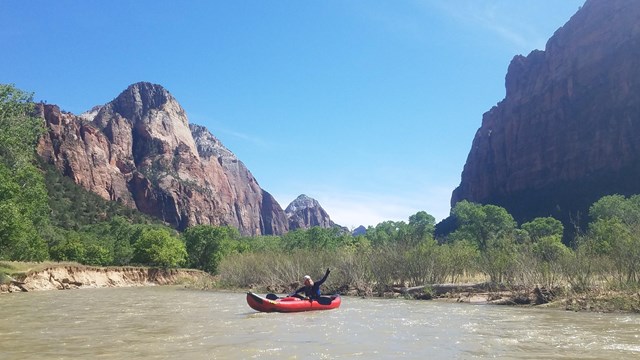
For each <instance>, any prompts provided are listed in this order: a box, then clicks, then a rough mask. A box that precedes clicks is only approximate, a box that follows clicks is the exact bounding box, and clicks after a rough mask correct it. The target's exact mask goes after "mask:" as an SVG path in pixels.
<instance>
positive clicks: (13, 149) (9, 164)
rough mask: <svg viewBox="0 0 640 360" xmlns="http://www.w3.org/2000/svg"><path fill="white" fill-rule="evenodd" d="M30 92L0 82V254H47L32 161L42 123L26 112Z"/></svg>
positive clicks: (42, 193) (39, 185)
mask: <svg viewBox="0 0 640 360" xmlns="http://www.w3.org/2000/svg"><path fill="white" fill-rule="evenodd" d="M31 98H32V95H31V94H28V93H25V92H22V91H21V90H18V89H16V88H15V87H14V86H13V85H3V84H0V259H7V260H22V261H24V260H34V261H42V260H46V259H47V256H48V254H47V250H46V244H45V243H44V240H43V239H42V237H41V236H40V233H39V229H42V228H45V227H46V226H47V224H48V214H49V208H48V206H47V192H46V190H45V186H44V180H43V178H42V174H41V173H40V172H39V171H38V169H37V168H36V167H35V166H34V162H35V145H36V142H37V140H38V137H39V136H40V134H42V133H43V126H42V122H41V121H40V120H39V119H38V118H36V117H34V116H33V115H32V113H33V104H32V103H31Z"/></svg>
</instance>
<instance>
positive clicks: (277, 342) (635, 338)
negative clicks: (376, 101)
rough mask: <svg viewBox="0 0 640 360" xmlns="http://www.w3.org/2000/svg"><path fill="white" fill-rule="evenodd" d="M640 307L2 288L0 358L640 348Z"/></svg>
mask: <svg viewBox="0 0 640 360" xmlns="http://www.w3.org/2000/svg"><path fill="white" fill-rule="evenodd" d="M639 336H640V316H639V315H635V314H597V313H574V312H566V311H562V310H551V309H535V308H515V307H504V306H490V305H471V304H456V303H446V302H438V301H416V300H395V299H376V298H368V299H361V298H356V297H344V298H343V301H342V306H341V307H340V308H339V309H336V310H328V311H316V312H308V313H294V314H280V313H258V312H255V311H253V310H252V309H251V308H249V307H248V306H247V304H246V301H245V294H244V293H229V292H212V291H195V290H186V289H181V288H178V287H134V288H110V289H81V290H69V291H41V292H31V293H14V294H3V295H0V359H3V360H13V359H21V360H22V359H302V358H308V357H311V358H315V359H352V358H361V359H394V358H404V359H417V358H429V359H484V358H500V359H544V358H553V359H625V358H629V359H631V358H640V338H639Z"/></svg>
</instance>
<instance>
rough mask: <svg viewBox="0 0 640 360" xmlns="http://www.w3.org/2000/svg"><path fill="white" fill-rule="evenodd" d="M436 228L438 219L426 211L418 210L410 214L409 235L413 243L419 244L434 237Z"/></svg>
mask: <svg viewBox="0 0 640 360" xmlns="http://www.w3.org/2000/svg"><path fill="white" fill-rule="evenodd" d="M435 229H436V219H435V218H434V217H433V216H431V215H429V214H428V213H427V212H426V211H418V212H417V213H415V214H414V215H411V216H409V225H408V230H409V234H410V235H409V237H410V243H411V244H419V243H421V242H423V241H426V240H429V239H433V233H434V231H435Z"/></svg>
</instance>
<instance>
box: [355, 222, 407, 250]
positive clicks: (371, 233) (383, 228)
mask: <svg viewBox="0 0 640 360" xmlns="http://www.w3.org/2000/svg"><path fill="white" fill-rule="evenodd" d="M409 233H410V231H409V228H408V226H407V223H405V222H404V221H384V222H381V223H379V224H378V225H376V226H375V227H371V226H369V227H368V228H367V234H366V235H365V236H366V237H367V239H369V241H370V242H371V245H372V246H374V247H378V246H385V245H390V244H395V243H404V242H406V239H407V238H408V236H409Z"/></svg>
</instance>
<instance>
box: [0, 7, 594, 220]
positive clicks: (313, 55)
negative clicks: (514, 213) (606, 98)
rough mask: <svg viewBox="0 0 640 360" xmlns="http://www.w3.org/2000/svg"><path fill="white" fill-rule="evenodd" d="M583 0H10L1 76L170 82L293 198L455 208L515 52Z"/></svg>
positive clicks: (371, 215)
mask: <svg viewBox="0 0 640 360" xmlns="http://www.w3.org/2000/svg"><path fill="white" fill-rule="evenodd" d="M583 3H584V0H517V1H515V0H493V1H488V0H342V1H338V0H322V1H321V0H315V1H311V0H307V1H304V0H287V1H284V0H283V1H277V0H273V1H267V0H225V1H222V0H220V1H162V0H160V1H159V0H154V1H120V0H114V1H71V0H62V1H17V0H15V1H10V0H0V47H1V48H2V49H3V55H2V56H0V69H2V71H0V83H11V84H15V85H16V86H17V87H18V88H20V89H22V90H25V91H29V92H33V93H34V97H35V99H36V100H42V101H46V102H48V103H51V104H57V105H59V106H60V107H61V108H62V109H63V110H66V111H69V112H72V113H75V114H80V113H82V112H84V111H86V110H88V109H90V108H91V107H93V106H95V105H100V104H105V103H107V102H109V101H111V100H112V99H114V98H115V97H116V96H117V95H118V94H120V92H122V91H123V90H124V89H125V88H127V86H129V85H130V84H133V83H135V82H139V81H148V82H152V83H156V84H160V85H162V86H164V87H165V88H166V89H167V90H168V91H169V92H171V93H172V94H173V96H174V97H175V98H176V99H177V100H178V102H179V103H180V104H181V105H182V107H183V108H184V109H185V110H186V112H187V114H188V116H189V121H190V122H192V123H196V124H200V125H204V126H206V127H207V128H208V129H209V130H210V131H211V132H212V133H213V134H214V135H215V136H216V137H218V138H219V139H220V140H221V141H222V142H223V144H224V145H225V146H226V147H227V148H229V149H230V150H231V151H232V152H234V153H235V154H236V155H237V156H238V158H239V159H240V160H241V161H243V162H244V163H245V164H246V165H247V167H248V168H249V170H250V171H251V172H252V173H253V175H254V176H255V177H256V179H257V180H258V182H259V183H260V185H261V187H262V188H263V189H265V190H267V191H268V192H270V193H271V194H272V195H273V196H274V197H275V198H276V200H277V201H278V202H279V203H280V205H281V206H282V208H285V207H286V206H287V205H288V204H289V203H290V202H291V201H292V200H293V199H295V198H296V197H297V196H298V195H300V194H306V195H308V196H311V197H313V198H315V199H317V200H318V201H319V202H320V204H321V205H322V206H323V208H325V210H327V212H328V213H329V215H330V216H331V218H332V220H334V221H335V222H336V223H338V224H340V225H343V226H347V227H349V228H354V227H356V226H358V225H365V226H369V225H372V226H375V225H376V224H378V223H379V222H382V221H385V220H396V221H397V220H403V221H408V218H409V216H410V215H412V214H415V213H416V212H418V211H426V212H428V213H429V214H431V215H433V216H434V217H435V218H436V220H438V221H439V220H441V219H443V218H445V217H446V216H447V215H448V214H449V210H450V206H449V202H450V198H451V192H452V191H453V189H454V188H455V187H456V186H457V185H458V184H459V182H460V175H461V173H462V169H463V166H464V163H465V161H466V157H467V155H468V153H469V150H470V148H471V142H472V140H473V136H474V134H475V132H476V130H477V129H478V128H479V127H480V124H481V120H482V114H483V113H484V112H486V111H488V110H489V109H491V107H492V106H495V105H496V104H497V103H498V102H499V101H501V100H502V99H503V98H504V94H505V89H504V77H505V75H506V72H507V67H508V65H509V62H510V61H511V59H512V58H513V56H515V55H518V54H522V55H527V54H528V53H529V52H530V51H532V50H534V49H544V46H545V43H546V41H547V39H548V38H549V37H550V36H551V35H552V34H553V32H554V31H555V30H557V29H558V28H559V27H561V26H562V25H564V24H565V23H566V22H567V21H568V20H569V18H570V17H571V16H572V15H573V14H574V13H575V12H576V11H577V10H578V8H579V7H580V6H581V5H583Z"/></svg>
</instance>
